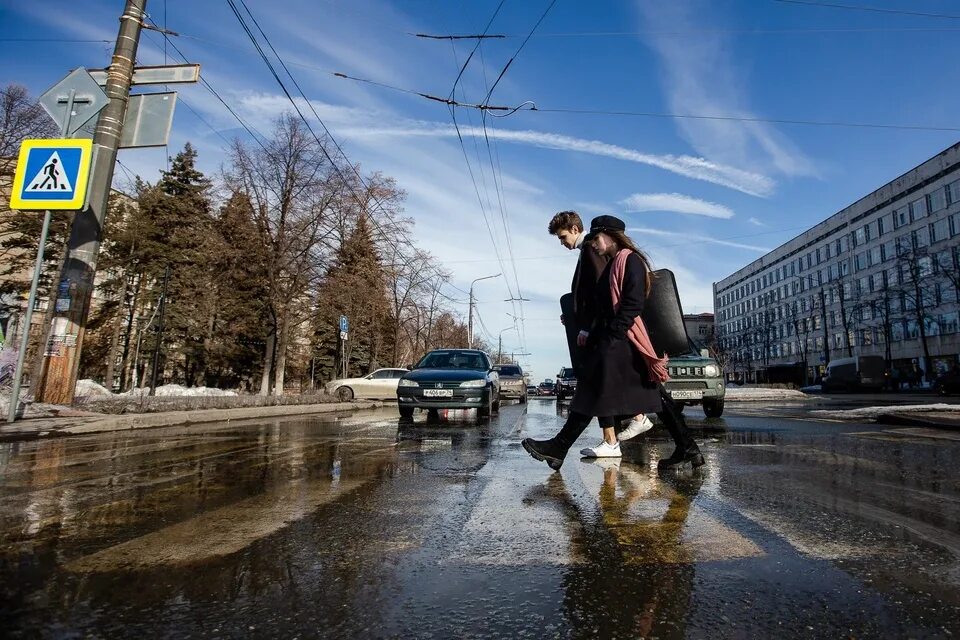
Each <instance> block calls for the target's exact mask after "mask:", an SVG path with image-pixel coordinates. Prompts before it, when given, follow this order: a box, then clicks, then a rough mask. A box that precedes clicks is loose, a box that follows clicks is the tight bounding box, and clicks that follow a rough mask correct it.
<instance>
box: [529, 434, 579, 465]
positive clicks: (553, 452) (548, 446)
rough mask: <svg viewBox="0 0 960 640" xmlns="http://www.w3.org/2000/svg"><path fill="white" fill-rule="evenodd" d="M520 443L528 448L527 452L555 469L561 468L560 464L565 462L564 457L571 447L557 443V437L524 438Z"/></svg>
mask: <svg viewBox="0 0 960 640" xmlns="http://www.w3.org/2000/svg"><path fill="white" fill-rule="evenodd" d="M520 444H522V445H523V448H524V449H526V450H527V453H529V454H530V455H531V456H533V457H534V458H536V459H537V460H540V461H541V462H546V463H547V464H548V465H550V468H551V469H553V470H554V471H559V470H560V466H561V465H562V464H563V459H564V457H565V456H566V455H567V450H568V449H569V447H564V446H562V445H560V444H559V443H557V439H556V438H550V439H549V440H534V439H533V438H524V439H523V442H521V443H520Z"/></svg>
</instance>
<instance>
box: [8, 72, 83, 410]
mask: <svg viewBox="0 0 960 640" xmlns="http://www.w3.org/2000/svg"><path fill="white" fill-rule="evenodd" d="M76 97H77V92H76V90H75V89H71V90H70V94H69V96H68V97H67V112H66V115H65V116H64V118H63V123H62V124H61V125H60V135H61V136H64V137H66V135H67V132H68V131H69V130H70V116H71V114H72V113H73V101H74V100H75V99H76ZM52 218H53V214H52V213H51V211H50V209H47V210H46V211H45V212H44V214H43V227H42V228H41V230H40V244H39V246H37V261H36V262H35V263H34V265H33V280H32V281H31V282H30V297H29V298H27V310H26V312H25V313H24V314H23V328H22V329H21V330H20V351H19V352H18V353H17V368H16V370H15V371H14V373H13V389H11V391H10V411H9V414H8V415H7V422H14V421H15V420H16V419H17V409H18V408H19V406H20V381H21V379H22V378H23V363H24V361H25V360H26V359H27V345H28V344H29V342H30V324H31V323H32V322H33V306H34V304H36V302H37V285H38V284H39V283H40V274H41V273H42V272H43V252H44V250H45V249H46V247H47V234H49V232H50V221H51V219H52ZM47 304H49V302H48V303H47ZM45 334H46V332H42V335H45ZM39 347H40V349H46V348H47V345H46V344H43V343H42V342H41V344H40V345H39ZM35 384H36V381H34V385H35Z"/></svg>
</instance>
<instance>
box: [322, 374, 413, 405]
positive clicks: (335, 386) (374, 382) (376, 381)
mask: <svg viewBox="0 0 960 640" xmlns="http://www.w3.org/2000/svg"><path fill="white" fill-rule="evenodd" d="M406 372H407V370H406V369H377V370H376V371H374V372H373V373H369V374H367V375H365V376H363V377H362V378H345V379H343V380H334V381H332V382H328V383H327V385H326V386H325V387H324V388H323V389H324V391H326V392H327V393H328V394H330V395H332V396H337V397H338V398H340V400H341V401H343V402H348V401H350V400H353V399H354V398H372V399H375V400H396V399H397V385H398V384H399V383H400V376H402V375H403V374H405V373H406Z"/></svg>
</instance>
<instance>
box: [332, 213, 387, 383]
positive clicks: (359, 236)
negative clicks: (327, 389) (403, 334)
mask: <svg viewBox="0 0 960 640" xmlns="http://www.w3.org/2000/svg"><path fill="white" fill-rule="evenodd" d="M385 277H386V276H385V272H384V268H383V265H382V264H381V262H380V256H379V255H378V253H377V249H376V246H375V245H374V242H373V235H372V233H371V229H370V221H369V220H368V218H367V215H366V214H365V213H361V214H360V216H359V218H358V219H357V223H356V226H355V227H354V229H353V231H352V232H351V233H350V235H349V236H348V237H347V238H346V239H345V240H344V241H343V242H342V243H341V245H340V247H339V248H338V249H337V251H336V253H335V255H334V259H333V264H332V265H331V267H330V269H329V270H328V271H327V274H326V277H325V278H324V280H323V282H322V283H321V286H320V293H319V298H318V304H317V315H316V318H315V321H314V327H315V332H314V344H315V345H316V349H315V354H316V356H317V358H318V363H320V364H321V373H322V377H324V378H328V377H329V378H332V377H334V374H335V373H336V367H335V363H338V362H340V359H339V357H340V355H341V352H340V351H338V340H337V332H338V323H339V318H340V316H341V315H345V316H347V318H348V319H349V322H350V339H349V340H348V341H347V342H346V344H345V345H343V348H345V349H346V356H347V361H348V373H350V375H353V373H357V374H365V373H369V372H370V371H373V370H374V369H376V368H377V367H379V366H380V365H381V363H382V358H384V356H385V355H389V353H390V352H391V350H392V344H390V343H389V331H388V327H389V317H388V314H389V309H390V305H389V302H388V300H387V295H386V280H385ZM339 373H341V374H343V373H344V372H339Z"/></svg>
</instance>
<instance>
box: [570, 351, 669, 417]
mask: <svg viewBox="0 0 960 640" xmlns="http://www.w3.org/2000/svg"><path fill="white" fill-rule="evenodd" d="M582 369H583V371H582V374H581V375H580V376H579V378H578V380H577V391H576V393H575V394H574V396H573V400H572V402H571V404H570V409H571V410H572V411H576V412H577V413H582V414H585V415H588V416H627V415H637V414H640V413H658V412H660V411H662V410H663V402H662V401H661V399H660V391H659V389H658V385H657V384H656V383H655V382H651V381H650V376H649V374H648V372H647V365H646V363H645V362H644V360H643V356H641V355H640V352H639V351H637V349H636V348H635V347H634V346H633V344H631V343H630V341H629V340H628V339H626V338H621V339H607V340H604V341H602V342H600V343H599V344H597V345H595V346H594V347H593V348H591V349H588V350H587V352H586V353H585V354H584V358H583V365H582Z"/></svg>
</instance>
